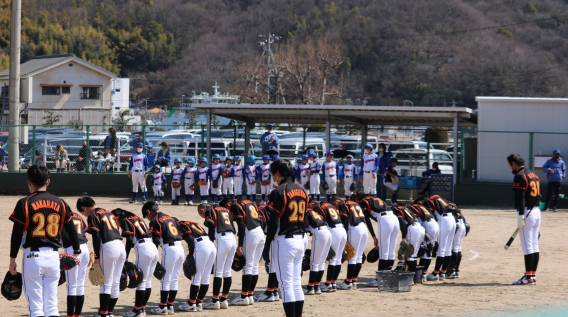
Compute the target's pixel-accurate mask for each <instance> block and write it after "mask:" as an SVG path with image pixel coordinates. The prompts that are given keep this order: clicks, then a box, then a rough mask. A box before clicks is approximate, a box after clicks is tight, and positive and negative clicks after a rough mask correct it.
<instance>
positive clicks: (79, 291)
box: [65, 243, 89, 296]
mask: <svg viewBox="0 0 568 317" xmlns="http://www.w3.org/2000/svg"><path fill="white" fill-rule="evenodd" d="M65 252H66V253H68V254H73V252H74V250H73V247H72V246H71V247H68V248H67V249H65ZM75 256H76V257H77V258H79V261H80V262H79V265H77V266H75V267H74V268H72V269H70V270H67V271H65V279H66V280H67V295H69V296H82V295H85V278H86V277H87V270H88V269H89V246H88V245H87V244H86V243H81V254H79V255H75Z"/></svg>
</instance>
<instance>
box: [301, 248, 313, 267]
mask: <svg viewBox="0 0 568 317" xmlns="http://www.w3.org/2000/svg"><path fill="white" fill-rule="evenodd" d="M311 255H312V250H311V249H306V251H304V258H303V259H302V271H309V270H310V257H311Z"/></svg>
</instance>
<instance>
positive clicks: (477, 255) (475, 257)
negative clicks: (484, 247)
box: [466, 250, 479, 261]
mask: <svg viewBox="0 0 568 317" xmlns="http://www.w3.org/2000/svg"><path fill="white" fill-rule="evenodd" d="M469 252H471V253H473V256H472V257H471V258H469V259H468V260H466V261H473V260H475V259H477V258H478V257H479V253H477V252H475V251H473V250H469Z"/></svg>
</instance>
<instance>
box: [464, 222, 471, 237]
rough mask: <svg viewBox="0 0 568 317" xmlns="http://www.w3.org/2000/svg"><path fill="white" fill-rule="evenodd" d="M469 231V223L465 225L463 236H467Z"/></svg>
mask: <svg viewBox="0 0 568 317" xmlns="http://www.w3.org/2000/svg"><path fill="white" fill-rule="evenodd" d="M469 230H471V226H470V225H469V223H467V222H466V223H465V234H466V235H467V234H468V233H469Z"/></svg>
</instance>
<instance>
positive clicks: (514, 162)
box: [507, 154, 541, 285]
mask: <svg viewBox="0 0 568 317" xmlns="http://www.w3.org/2000/svg"><path fill="white" fill-rule="evenodd" d="M507 161H508V163H509V168H510V169H511V171H512V172H513V174H515V178H514V179H513V191H514V192H515V208H516V209H517V215H518V216H517V225H518V227H519V228H520V229H521V230H520V231H519V237H520V238H521V247H522V249H523V253H524V254H525V275H524V276H523V277H521V278H520V279H519V280H518V281H515V282H513V285H534V284H536V269H537V267H538V260H539V255H540V250H539V246H538V232H539V229H540V222H541V215H540V208H539V204H540V198H541V196H540V179H539V178H538V176H537V175H536V174H535V173H534V172H532V171H531V170H529V169H527V168H526V167H525V160H524V159H523V158H522V157H521V156H520V155H519V154H511V155H509V156H508V157H507Z"/></svg>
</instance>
